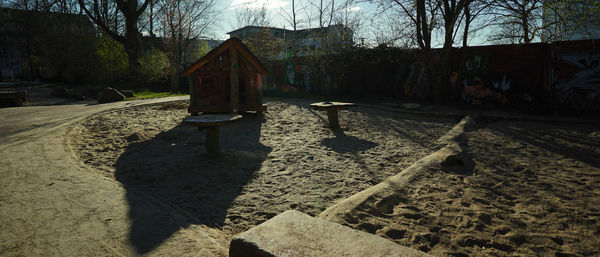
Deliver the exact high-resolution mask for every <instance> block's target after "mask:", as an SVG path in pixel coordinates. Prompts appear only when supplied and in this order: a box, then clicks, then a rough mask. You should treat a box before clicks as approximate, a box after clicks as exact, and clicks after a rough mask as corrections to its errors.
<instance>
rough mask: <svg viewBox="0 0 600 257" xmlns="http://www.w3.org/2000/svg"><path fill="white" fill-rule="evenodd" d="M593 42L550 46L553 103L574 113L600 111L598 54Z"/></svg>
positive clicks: (599, 65) (562, 43) (599, 64)
mask: <svg viewBox="0 0 600 257" xmlns="http://www.w3.org/2000/svg"><path fill="white" fill-rule="evenodd" d="M593 43H594V42H593V41H573V42H561V43H557V44H554V45H553V46H552V50H553V56H554V63H553V66H552V69H551V75H550V76H551V84H552V87H553V90H554V92H555V95H554V99H553V100H554V101H556V102H558V103H560V104H562V105H564V106H566V107H568V108H570V109H574V110H600V51H599V50H598V45H597V44H593ZM596 43H599V42H596Z"/></svg>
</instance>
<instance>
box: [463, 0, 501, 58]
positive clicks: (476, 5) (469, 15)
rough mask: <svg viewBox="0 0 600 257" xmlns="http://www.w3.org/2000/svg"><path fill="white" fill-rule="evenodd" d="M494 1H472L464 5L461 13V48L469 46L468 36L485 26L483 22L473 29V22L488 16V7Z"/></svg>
mask: <svg viewBox="0 0 600 257" xmlns="http://www.w3.org/2000/svg"><path fill="white" fill-rule="evenodd" d="M495 1H496V0H473V1H471V2H469V3H468V4H466V5H465V7H464V11H463V22H462V25H463V32H462V46H463V47H467V46H468V44H469V34H470V33H472V32H476V31H480V30H481V29H482V28H483V27H485V26H486V25H487V22H485V21H484V22H483V24H480V25H479V26H477V25H476V26H475V27H473V24H474V21H475V20H476V19H478V17H482V16H483V17H485V16H488V15H487V14H489V12H490V6H491V5H492V4H493V3H494V2H495Z"/></svg>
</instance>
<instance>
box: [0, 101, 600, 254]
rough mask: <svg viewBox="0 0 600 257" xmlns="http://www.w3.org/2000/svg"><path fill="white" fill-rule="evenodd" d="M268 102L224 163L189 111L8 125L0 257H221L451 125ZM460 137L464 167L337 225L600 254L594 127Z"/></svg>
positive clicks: (393, 167)
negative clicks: (189, 122) (259, 229)
mask: <svg viewBox="0 0 600 257" xmlns="http://www.w3.org/2000/svg"><path fill="white" fill-rule="evenodd" d="M267 104H268V106H269V113H267V114H266V115H265V116H264V117H262V116H248V117H244V119H242V120H241V121H239V122H237V123H234V124H231V125H229V126H226V127H223V128H222V129H221V146H222V151H223V154H222V156H221V157H220V158H219V159H207V158H206V156H205V149H204V132H199V131H198V130H197V129H196V128H194V127H188V126H183V125H180V123H181V120H182V119H183V118H184V117H185V116H187V115H188V114H187V112H186V110H185V105H183V104H164V103H161V104H154V105H150V106H141V107H140V106H133V107H125V108H124V109H118V110H112V111H108V112H103V113H99V114H96V115H92V116H89V117H88V118H83V117H84V116H87V115H86V113H92V112H91V111H88V109H84V108H83V107H81V108H79V109H81V110H80V113H77V112H75V113H73V115H72V116H73V117H72V118H69V119H68V121H67V122H65V121H63V120H62V118H59V117H58V115H57V117H56V118H53V119H52V120H51V122H49V123H47V124H46V123H39V122H36V121H35V120H32V121H27V122H26V123H27V124H30V123H31V124H30V125H31V129H27V130H22V129H20V128H19V127H18V126H17V127H14V126H6V127H5V126H4V125H2V126H0V128H2V131H4V130H6V131H9V134H8V135H9V137H8V138H9V141H8V143H5V142H2V143H0V153H1V154H2V156H3V157H4V158H0V171H2V174H3V176H2V177H1V178H0V185H1V187H0V231H1V232H0V235H1V237H0V239H1V240H0V255H3V256H4V255H6V256H23V255H24V256H41V255H54V256H58V255H60V256H83V255H106V256H117V255H133V254H149V255H176V256H185V255H189V256H198V255H201V256H224V255H226V253H227V247H228V242H229V240H230V239H231V237H232V236H233V235H234V234H235V233H238V232H241V231H244V230H246V229H248V228H250V227H253V226H255V225H257V224H260V223H261V222H263V221H265V220H267V219H268V218H270V217H272V216H274V215H276V214H278V213H280V212H282V211H284V210H288V209H296V210H299V211H302V212H305V213H308V214H310V215H313V216H314V215H317V214H318V213H320V212H321V211H322V210H324V209H325V208H327V207H329V206H330V205H332V204H334V203H336V202H339V201H341V200H343V199H344V198H347V197H349V196H351V195H352V194H354V193H356V192H359V191H361V190H363V189H365V188H368V187H370V186H372V185H374V184H377V183H379V182H381V181H382V180H384V179H385V178H387V177H389V176H392V175H395V174H397V173H398V172H400V171H401V170H402V169H403V168H405V167H407V166H409V165H410V164H412V163H413V162H415V161H416V160H418V159H420V158H421V157H423V156H426V155H428V154H430V153H431V152H433V151H435V150H437V149H439V148H440V147H441V146H440V145H437V144H436V143H435V141H436V139H438V138H439V137H440V136H442V135H443V134H444V133H446V131H448V130H449V129H450V128H451V127H452V126H453V125H454V124H455V123H456V122H458V120H454V119H444V118H428V117H425V116H414V115H408V114H400V113H392V112H386V111H380V110H374V109H370V108H363V107H357V108H353V109H351V110H350V111H342V112H341V113H340V123H341V125H342V127H343V130H341V131H336V132H333V131H331V130H330V129H328V128H327V127H326V126H325V119H326V116H325V114H324V113H321V112H315V111H312V110H310V109H309V108H308V104H309V102H307V101H294V100H284V101H279V100H277V101H275V100H274V101H270V102H268V103H267ZM120 107H123V105H121V106H120ZM28 108H34V107H28ZM60 108H63V107H60ZM64 108H67V107H64ZM98 108H101V109H104V107H102V106H100V107H98ZM79 109H77V110H79ZM101 109H98V110H96V111H99V110H101ZM106 109H108V107H107V108H106ZM30 110H31V115H35V113H37V112H38V109H30ZM44 110H45V109H44ZM52 110H56V111H59V110H60V111H62V110H63V109H58V108H57V109H49V111H52ZM40 111H41V109H40ZM47 111H48V110H47ZM6 113H7V115H6V117H4V116H2V117H3V118H9V119H12V118H15V121H16V120H18V119H17V118H18V117H16V116H15V115H12V114H13V113H12V112H6ZM0 115H4V112H0ZM49 115H52V114H49ZM81 119H83V120H82V121H81V122H78V123H75V125H74V126H73V123H74V122H75V121H77V120H81ZM27 126H29V125H27ZM466 138H467V140H466V142H465V147H464V148H465V150H466V153H467V156H468V157H469V158H468V161H467V162H466V165H463V166H449V167H445V168H442V169H440V170H438V171H436V172H432V173H430V174H425V175H424V176H422V178H423V179H420V180H417V181H414V183H412V184H410V185H407V186H406V188H405V189H403V192H404V193H403V197H402V198H401V199H399V200H398V201H397V202H395V203H394V205H393V206H392V208H383V209H382V208H377V206H371V205H369V204H366V205H365V206H362V207H361V208H359V209H357V210H354V211H353V212H350V213H347V214H346V216H345V221H344V222H343V224H345V225H348V226H351V227H354V228H357V229H360V230H363V231H367V232H370V233H374V234H377V235H380V236H383V237H385V238H388V239H390V240H392V241H394V242H397V243H399V244H402V245H406V246H409V247H413V248H416V249H421V250H423V251H426V252H429V253H432V254H434V255H438V256H600V251H599V250H598V249H600V248H599V247H598V245H600V207H598V206H600V189H598V185H599V184H600V183H599V182H600V129H599V128H598V126H597V125H557V124H551V123H529V122H512V121H490V120H488V121H487V123H486V124H483V125H481V127H478V128H477V129H475V130H473V131H470V132H468V133H467V135H466ZM374 201H377V199H374ZM382 210H383V211H382Z"/></svg>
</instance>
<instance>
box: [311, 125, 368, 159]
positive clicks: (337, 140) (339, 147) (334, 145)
mask: <svg viewBox="0 0 600 257" xmlns="http://www.w3.org/2000/svg"><path fill="white" fill-rule="evenodd" d="M332 132H333V134H334V135H335V137H330V138H325V139H323V140H322V141H321V145H323V146H325V147H328V148H330V149H332V150H333V151H335V152H338V153H350V152H360V151H366V150H369V149H371V148H373V147H376V146H378V145H379V144H377V143H373V142H371V141H367V140H364V139H360V138H357V137H355V136H349V135H346V134H345V133H344V131H343V130H342V129H339V128H337V129H332Z"/></svg>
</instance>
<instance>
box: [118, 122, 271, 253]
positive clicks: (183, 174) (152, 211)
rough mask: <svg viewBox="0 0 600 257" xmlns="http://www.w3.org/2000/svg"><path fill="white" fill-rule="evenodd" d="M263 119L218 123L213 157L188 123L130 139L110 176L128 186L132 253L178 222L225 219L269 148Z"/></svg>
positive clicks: (146, 248)
mask: <svg viewBox="0 0 600 257" xmlns="http://www.w3.org/2000/svg"><path fill="white" fill-rule="evenodd" d="M263 122H264V118H263V117H262V116H254V117H246V118H244V119H242V120H241V121H239V122H237V123H234V124H231V125H228V126H225V127H222V128H221V129H220V133H221V134H220V141H221V142H220V143H221V156H220V157H218V158H215V159H210V158H208V157H207V156H206V150H205V146H204V133H205V132H204V131H198V129H196V128H195V127H191V126H185V125H179V126H177V127H175V128H173V129H171V130H168V131H165V132H162V133H160V134H158V135H156V136H155V137H154V138H152V139H150V140H147V141H142V142H136V143H132V144H130V146H129V147H128V148H127V149H126V150H125V152H124V153H123V154H122V155H121V156H120V157H119V159H118V160H117V163H116V172H115V176H116V179H117V180H118V181H119V182H120V183H122V184H123V187H124V188H125V189H126V191H127V192H126V197H127V200H128V202H129V205H130V211H129V218H130V219H131V224H132V225H131V229H130V241H131V243H132V244H133V246H134V247H135V250H136V252H137V253H139V254H145V253H148V252H150V251H151V250H152V249H154V248H156V247H157V246H159V245H160V244H161V243H162V242H164V241H165V240H166V239H167V238H169V237H170V236H171V235H172V234H173V233H175V232H176V231H177V230H179V229H180V228H181V227H187V226H189V225H190V224H203V225H207V226H212V227H218V226H222V225H223V224H224V222H225V219H226V216H227V209H228V208H229V206H230V204H231V202H232V201H233V200H234V199H235V198H236V197H237V196H238V195H239V194H240V191H241V190H242V188H243V187H244V185H246V183H247V182H248V181H249V180H250V179H251V178H252V175H253V173H254V172H255V171H257V170H259V169H260V167H261V164H262V162H263V161H264V160H265V159H266V157H267V154H268V153H269V152H270V151H271V148H270V147H266V146H264V145H262V144H261V143H259V138H260V130H261V125H262V123H263ZM133 140H135V138H133Z"/></svg>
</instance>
